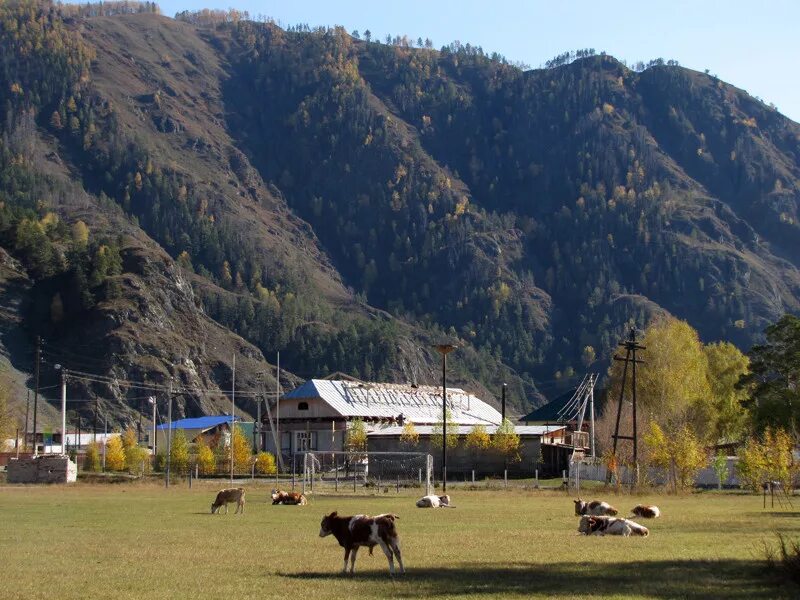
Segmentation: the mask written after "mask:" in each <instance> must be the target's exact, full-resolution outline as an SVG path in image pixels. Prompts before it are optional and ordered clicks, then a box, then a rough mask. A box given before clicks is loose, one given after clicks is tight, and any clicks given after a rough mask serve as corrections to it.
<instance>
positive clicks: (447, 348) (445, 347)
mask: <svg viewBox="0 0 800 600" xmlns="http://www.w3.org/2000/svg"><path fill="white" fill-rule="evenodd" d="M435 348H436V350H437V352H439V354H441V355H442V492H443V493H446V492H447V355H448V354H450V353H451V352H452V351H453V350H455V349H456V346H454V345H453V344H437V345H436V346H435Z"/></svg>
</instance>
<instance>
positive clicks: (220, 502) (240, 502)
mask: <svg viewBox="0 0 800 600" xmlns="http://www.w3.org/2000/svg"><path fill="white" fill-rule="evenodd" d="M230 502H236V511H235V512H234V513H233V514H236V513H238V512H239V511H241V512H242V514H244V488H228V489H227V490H220V492H219V493H217V498H216V499H215V500H214V503H213V504H212V505H211V514H212V515H213V514H214V513H216V512H219V509H220V508H221V507H222V506H224V507H225V514H226V515H227V514H228V504H229V503H230Z"/></svg>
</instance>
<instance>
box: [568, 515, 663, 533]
mask: <svg viewBox="0 0 800 600" xmlns="http://www.w3.org/2000/svg"><path fill="white" fill-rule="evenodd" d="M578 533H582V534H583V535H621V536H624V537H629V536H631V535H641V536H642V537H647V536H648V535H650V531H649V530H648V529H647V527H644V526H643V525H639V524H638V523H636V522H635V521H631V520H630V519H622V518H617V517H605V516H591V515H584V516H582V517H581V522H580V525H578Z"/></svg>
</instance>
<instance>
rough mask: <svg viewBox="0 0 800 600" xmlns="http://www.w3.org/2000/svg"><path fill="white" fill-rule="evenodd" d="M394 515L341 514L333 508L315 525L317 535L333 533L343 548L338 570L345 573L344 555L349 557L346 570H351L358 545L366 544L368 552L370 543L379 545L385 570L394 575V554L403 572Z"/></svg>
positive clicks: (371, 545) (351, 571)
mask: <svg viewBox="0 0 800 600" xmlns="http://www.w3.org/2000/svg"><path fill="white" fill-rule="evenodd" d="M397 518H398V517H397V515H393V514H384V515H378V516H376V517H370V516H367V515H355V516H351V517H341V516H339V514H338V513H337V512H335V511H334V512H332V513H331V514H329V515H327V516H325V517H322V522H321V523H320V527H319V537H325V536H328V535H333V537H335V538H336V541H337V542H339V545H340V546H341V547H342V548H344V566H343V567H342V573H343V574H344V573H347V559H348V557H349V558H350V574H351V575H352V574H353V571H354V569H355V565H356V554H357V553H358V549H359V548H360V547H362V546H368V547H369V549H370V552H372V548H373V546H380V547H381V550H383V553H384V554H385V555H386V559H387V560H388V561H389V574H390V575H394V557H397V562H398V563H399V565H400V573H405V572H406V569H405V567H404V566H403V556H402V554H401V553H400V538H399V537H398V535H397V529H396V528H395V525H394V522H395V519H397Z"/></svg>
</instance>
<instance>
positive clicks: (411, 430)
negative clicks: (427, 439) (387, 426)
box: [400, 421, 419, 447]
mask: <svg viewBox="0 0 800 600" xmlns="http://www.w3.org/2000/svg"><path fill="white" fill-rule="evenodd" d="M400 443H401V444H403V445H404V446H407V447H413V446H416V445H417V444H418V443H419V432H418V431H417V428H416V427H415V426H414V423H412V422H411V421H409V422H408V423H406V424H404V425H403V432H402V433H401V434H400Z"/></svg>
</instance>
